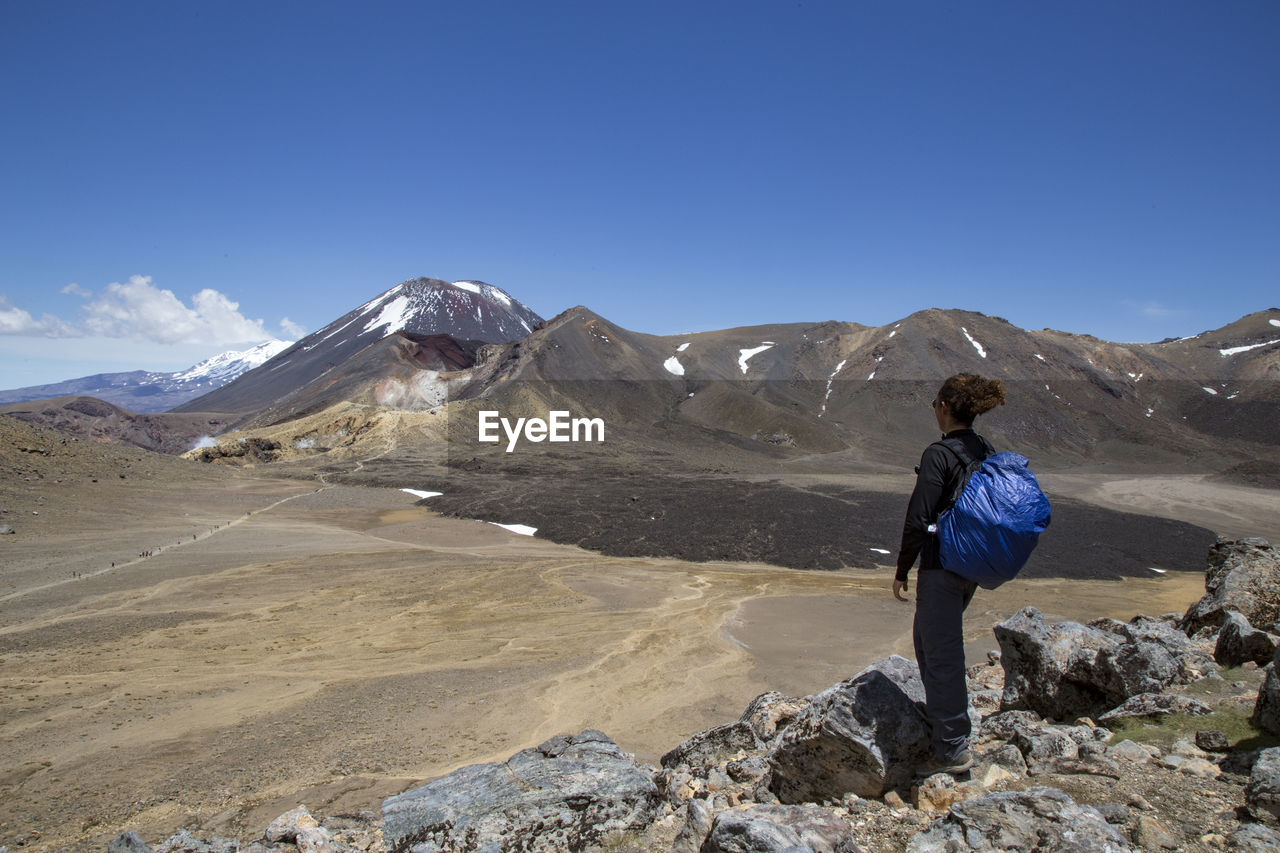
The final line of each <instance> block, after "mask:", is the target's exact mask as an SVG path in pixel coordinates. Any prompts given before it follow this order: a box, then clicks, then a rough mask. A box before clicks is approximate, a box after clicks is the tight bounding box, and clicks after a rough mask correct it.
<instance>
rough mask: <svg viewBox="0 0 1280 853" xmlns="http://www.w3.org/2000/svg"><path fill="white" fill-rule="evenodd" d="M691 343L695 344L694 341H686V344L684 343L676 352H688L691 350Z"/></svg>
mask: <svg viewBox="0 0 1280 853" xmlns="http://www.w3.org/2000/svg"><path fill="white" fill-rule="evenodd" d="M691 343H693V342H692V341H685V342H684V343H682V344H681V345H680V346H678V347H676V352H684V351H685V350H687V349H688V348H689V344H691Z"/></svg>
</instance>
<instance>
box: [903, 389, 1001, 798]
mask: <svg viewBox="0 0 1280 853" xmlns="http://www.w3.org/2000/svg"><path fill="white" fill-rule="evenodd" d="M1004 400H1005V393H1004V386H1003V385H1002V384H1001V383H1000V382H999V381H998V380H994V379H984V378H983V377H981V376H979V375H977V374H976V373H957V374H956V375H955V376H952V377H950V378H948V379H947V381H945V382H943V383H942V388H940V389H939V390H938V394H937V396H936V397H935V398H934V400H933V403H932V404H931V405H932V406H933V415H934V417H935V418H936V419H937V421H938V429H940V430H942V433H943V436H942V437H943V439H944V440H949V439H954V441H953V442H951V443H952V444H954V443H956V442H959V443H960V444H961V445H962V446H963V449H964V451H965V452H966V453H967V454H968V456H969V457H970V458H971V459H973V460H982V459H985V458H987V456H989V455H991V454H992V453H994V452H995V449H994V448H993V447H992V446H991V443H990V442H989V441H987V440H986V439H985V438H983V437H982V436H980V435H978V434H977V433H976V432H974V431H973V420H974V418H976V417H977V416H978V415H981V414H984V413H985V412H989V411H991V410H992V409H994V408H995V407H996V406H1000V405H1003V404H1004ZM964 474H965V462H964V461H963V460H961V458H960V456H959V455H958V454H957V453H956V452H955V451H954V450H953V449H952V448H951V447H948V446H947V445H945V444H943V443H942V442H934V443H933V444H930V445H929V446H928V447H926V448H925V450H924V455H923V456H921V457H920V465H919V466H918V467H917V468H916V486H915V490H914V491H912V493H911V501H910V502H909V503H908V504H907V517H906V521H905V522H904V523H903V525H902V547H901V548H899V550H898V571H897V574H896V576H895V577H894V580H893V595H894V597H895V598H897V599H898V600H899V601H906V600H907V597H906V596H905V595H904V594H903V593H905V592H906V591H907V576H908V574H909V573H910V571H911V567H912V566H913V565H914V564H915V562H916V558H917V557H919V558H920V571H919V574H918V577H917V578H916V614H915V623H914V625H913V627H912V639H913V640H914V641H915V647H916V660H917V662H918V663H919V664H920V678H921V680H922V681H923V682H924V693H925V711H926V716H927V717H928V720H929V726H930V728H931V730H932V745H933V753H934V755H933V763H932V764H931V765H930V766H929V767H928V768H925V769H927V770H929V771H931V772H935V773H947V772H950V773H960V772H963V771H965V770H968V769H969V768H970V767H972V766H973V753H972V752H970V750H969V735H970V723H969V691H968V687H967V686H966V684H965V667H964V611H965V608H966V607H968V606H969V602H970V601H971V600H972V599H973V593H974V591H975V590H976V589H977V587H978V585H977V584H976V583H974V582H973V581H971V580H968V579H966V578H962V577H960V575H957V574H955V573H954V572H949V571H947V569H946V567H945V566H943V565H942V563H941V560H940V559H939V556H938V537H937V536H935V535H934V531H935V530H936V527H935V525H936V524H937V521H938V516H939V515H941V514H942V512H944V511H945V510H947V509H949V508H950V506H951V505H952V504H953V503H955V499H956V498H957V497H958V496H959V493H960V489H961V488H963V482H964Z"/></svg>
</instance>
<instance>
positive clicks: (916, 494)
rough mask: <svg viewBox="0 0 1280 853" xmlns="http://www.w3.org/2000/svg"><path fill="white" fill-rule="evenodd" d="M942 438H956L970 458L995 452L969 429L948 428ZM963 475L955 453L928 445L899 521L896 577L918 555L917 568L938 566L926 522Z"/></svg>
mask: <svg viewBox="0 0 1280 853" xmlns="http://www.w3.org/2000/svg"><path fill="white" fill-rule="evenodd" d="M943 438H944V439H945V438H958V439H960V441H962V442H963V443H964V448H965V450H967V451H968V452H969V455H970V456H972V457H973V458H974V459H985V458H987V456H989V455H990V454H992V453H994V452H995V449H994V448H993V447H992V446H991V443H990V442H989V441H987V440H986V439H985V438H983V437H982V436H980V435H978V434H977V433H976V432H974V431H973V430H971V429H957V430H952V431H951V432H949V433H947V434H946V435H944V436H943ZM963 476H964V464H963V463H961V462H960V460H959V459H957V458H956V455H955V454H954V453H952V452H951V451H950V450H948V449H947V448H945V447H942V446H941V445H939V444H937V443H936V442H935V443H934V444H931V445H929V446H928V447H926V448H925V449H924V455H922V456H921V457H920V467H918V468H917V469H916V487H915V490H914V491H913V492H912V493H911V501H910V502H909V503H908V504H907V518H906V521H905V522H903V525H902V547H900V548H899V549H898V572H897V574H896V575H895V577H896V578H897V580H900V581H905V580H906V579H907V573H908V572H910V571H911V567H912V566H913V565H915V562H916V557H917V556H918V557H919V558H920V571H922V572H923V571H931V570H933V569H940V568H942V566H941V564H940V563H939V561H938V537H937V536H934V535H933V534H932V533H930V532H929V525H931V524H934V523H936V522H937V520H938V516H939V515H940V514H941V513H942V512H943V510H946V509H948V508H949V506H950V503H951V498H952V492H953V491H954V489H955V487H956V486H957V485H958V484H959V482H960V478H961V477H963Z"/></svg>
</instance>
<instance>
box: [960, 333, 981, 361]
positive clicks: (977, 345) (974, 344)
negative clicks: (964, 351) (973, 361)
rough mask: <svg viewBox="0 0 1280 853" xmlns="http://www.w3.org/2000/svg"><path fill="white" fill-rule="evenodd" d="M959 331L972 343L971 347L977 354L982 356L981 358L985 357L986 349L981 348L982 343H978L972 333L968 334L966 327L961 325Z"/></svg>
mask: <svg viewBox="0 0 1280 853" xmlns="http://www.w3.org/2000/svg"><path fill="white" fill-rule="evenodd" d="M960 331H962V332H964V336H965V337H966V338H968V339H969V343H971V344H973V348H974V349H976V350H977V351H978V355H980V356H982V357H983V358H986V357H987V351H986V350H985V349H983V348H982V344H980V343H978V342H977V341H975V340H974V339H973V335H971V334H969V330H968V329H966V328H965V327H964V326H961V327H960Z"/></svg>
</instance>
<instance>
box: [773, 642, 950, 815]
mask: <svg viewBox="0 0 1280 853" xmlns="http://www.w3.org/2000/svg"><path fill="white" fill-rule="evenodd" d="M971 716H975V715H974V714H972V713H971ZM929 755H930V744H929V725H928V723H927V721H926V720H925V715H924V684H923V683H922V682H921V681H920V669H919V667H917V666H916V663H915V661H909V660H907V659H906V658H902V657H899V656H897V655H894V656H893V657H889V658H885V659H884V660H881V661H877V662H876V663H874V664H872V665H871V666H869V667H867V668H866V669H864V670H863V671H862V672H860V673H858V674H857V675H855V676H854V677H853V678H851V679H849V680H848V681H843V682H841V683H839V684H836V685H833V686H832V687H829V688H827V689H826V690H824V691H823V692H821V693H819V694H818V695H817V696H815V697H813V701H812V702H810V704H809V706H808V707H807V708H805V710H804V711H803V712H802V713H801V714H800V716H799V717H797V718H796V719H795V721H794V722H792V723H791V725H789V726H787V728H786V729H785V730H784V731H783V733H782V734H781V735H780V736H779V737H778V739H777V741H776V743H775V744H774V747H773V749H772V751H771V752H770V753H769V766H770V770H771V774H770V782H769V790H771V791H772V792H773V794H774V795H775V796H777V798H778V799H779V800H780V801H781V802H783V803H812V802H822V801H824V800H829V799H839V798H840V797H842V796H844V795H845V794H846V793H850V792H852V793H854V794H857V795H858V796H860V797H878V796H880V795H881V794H883V793H884V792H885V791H886V790H888V789H890V788H894V787H897V786H899V785H904V784H905V783H907V782H909V781H910V780H911V778H912V776H913V774H914V771H915V769H916V768H917V767H918V766H919V765H920V764H921V763H922V762H923V761H924V760H925V759H927V758H928V757H929Z"/></svg>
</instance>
